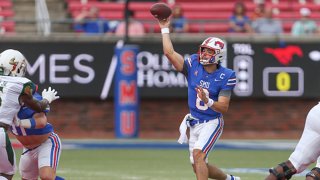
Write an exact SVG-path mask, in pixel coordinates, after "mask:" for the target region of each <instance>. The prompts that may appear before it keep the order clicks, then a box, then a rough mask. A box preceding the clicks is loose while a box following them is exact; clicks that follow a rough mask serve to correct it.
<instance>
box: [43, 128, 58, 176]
mask: <svg viewBox="0 0 320 180" xmlns="http://www.w3.org/2000/svg"><path fill="white" fill-rule="evenodd" d="M60 154H61V142H60V138H59V136H58V135H57V134H55V133H52V134H51V135H50V136H49V138H48V140H47V141H46V142H44V143H43V144H42V145H41V146H40V147H39V156H38V163H39V176H40V178H41V179H42V180H54V179H55V177H56V169H57V167H58V164H59V158H60Z"/></svg>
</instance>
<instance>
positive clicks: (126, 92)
mask: <svg viewBox="0 0 320 180" xmlns="http://www.w3.org/2000/svg"><path fill="white" fill-rule="evenodd" d="M136 90H137V83H136V81H135V80H132V81H130V82H126V81H124V80H123V81H121V82H120V104H121V105H126V104H136V103H137V92H136Z"/></svg>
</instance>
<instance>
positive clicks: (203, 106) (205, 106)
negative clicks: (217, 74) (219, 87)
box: [196, 89, 210, 111]
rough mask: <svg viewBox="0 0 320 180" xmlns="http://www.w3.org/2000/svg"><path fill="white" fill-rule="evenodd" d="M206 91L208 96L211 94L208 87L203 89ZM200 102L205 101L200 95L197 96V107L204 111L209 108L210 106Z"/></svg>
mask: <svg viewBox="0 0 320 180" xmlns="http://www.w3.org/2000/svg"><path fill="white" fill-rule="evenodd" d="M203 91H204V93H205V94H206V96H207V97H210V96H209V91H208V90H207V89H203ZM200 102H203V101H202V100H201V99H200V98H199V97H198V96H197V101H196V107H197V108H198V109H200V110H202V111H205V110H207V109H208V108H209V107H208V106H207V105H206V104H204V103H203V105H201V103H200Z"/></svg>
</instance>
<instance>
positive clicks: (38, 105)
mask: <svg viewBox="0 0 320 180" xmlns="http://www.w3.org/2000/svg"><path fill="white" fill-rule="evenodd" d="M20 102H21V104H23V105H25V106H26V107H28V108H31V109H33V110H34V111H36V112H38V113H39V112H43V111H45V110H46V108H47V107H48V105H49V101H48V100H46V99H43V100H41V101H38V100H35V99H33V97H32V95H31V96H30V95H27V94H23V95H21V96H20Z"/></svg>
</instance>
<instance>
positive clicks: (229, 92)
mask: <svg viewBox="0 0 320 180" xmlns="http://www.w3.org/2000/svg"><path fill="white" fill-rule="evenodd" d="M219 96H225V97H228V98H230V97H231V90H222V91H220V92H219Z"/></svg>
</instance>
